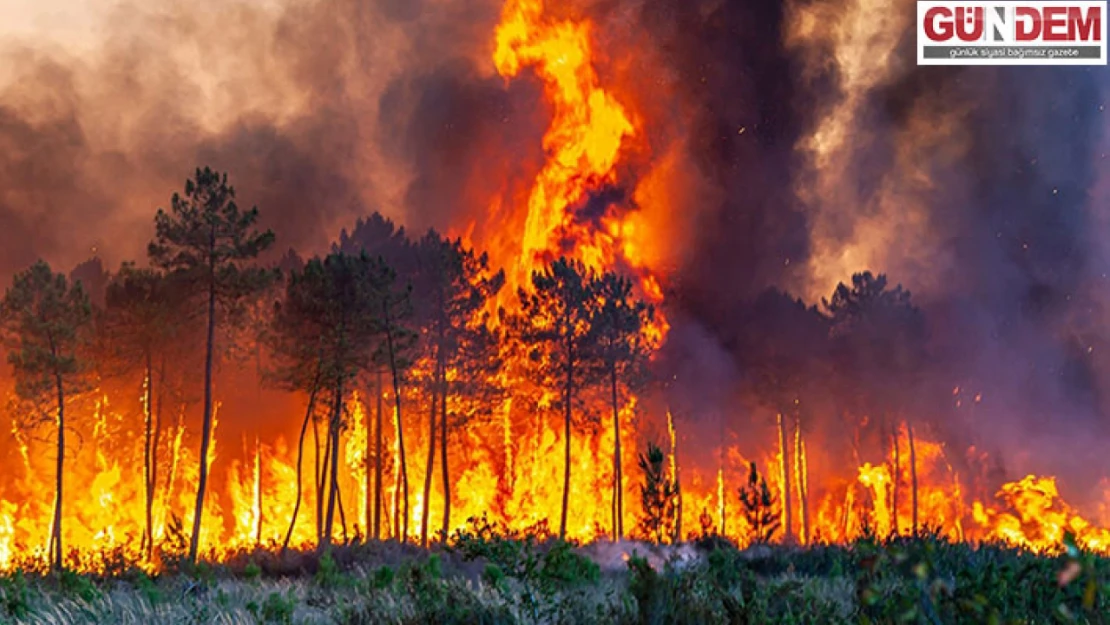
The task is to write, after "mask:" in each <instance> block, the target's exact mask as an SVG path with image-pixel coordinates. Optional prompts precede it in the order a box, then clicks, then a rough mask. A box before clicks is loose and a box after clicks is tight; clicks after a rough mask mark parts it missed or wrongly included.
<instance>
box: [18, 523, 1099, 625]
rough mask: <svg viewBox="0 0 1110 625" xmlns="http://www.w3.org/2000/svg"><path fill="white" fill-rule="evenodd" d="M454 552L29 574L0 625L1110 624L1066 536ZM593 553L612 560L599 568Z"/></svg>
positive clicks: (1089, 560) (517, 535) (522, 544)
mask: <svg viewBox="0 0 1110 625" xmlns="http://www.w3.org/2000/svg"><path fill="white" fill-rule="evenodd" d="M447 545H448V546H447V547H442V546H440V547H435V548H433V549H432V550H430V551H427V550H420V549H417V548H414V547H411V546H402V545H396V544H389V543H371V544H365V545H346V546H337V547H334V548H332V549H330V550H326V551H323V552H314V551H312V552H291V553H287V554H275V553H273V552H268V551H265V550H259V551H257V552H254V553H250V554H241V555H240V556H237V557H234V558H231V559H228V560H225V561H224V562H222V563H219V564H203V565H198V566H195V567H186V566H181V567H178V568H177V569H176V570H172V569H170V568H169V567H165V569H164V570H163V572H161V573H159V574H147V573H145V572H143V571H142V569H141V568H139V567H136V566H133V565H131V564H128V563H127V562H122V561H121V562H119V563H118V566H117V567H114V568H113V571H112V572H110V573H109V572H106V571H104V570H98V571H97V572H95V573H86V574H78V573H73V572H61V573H51V572H49V571H45V570H41V569H39V568H34V567H25V568H24V569H17V570H14V571H11V572H8V573H5V574H2V575H0V623H5V624H6V623H59V622H64V623H133V622H140V621H147V622H157V623H211V622H226V623H269V624H277V625H292V624H294V623H343V624H350V625H355V624H362V623H379V622H392V623H405V624H408V623H446V624H450V623H460V624H461V623H488V624H500V623H506V624H509V623H513V624H515V623H568V624H571V623H617V624H628V625H648V624H657V623H658V624H662V623H676V624H685V623H690V624H693V623H728V624H733V623H737V624H753V625H754V624H759V623H785V624H792V623H794V624H802V623H852V624H891V625H893V624H903V623H906V624H925V625H938V624H947V623H986V624H998V625H1003V624H1009V623H1084V624H1086V623H1090V624H1103V623H1108V622H1110V617H1108V615H1110V562H1108V561H1107V560H1106V559H1103V558H1099V557H1096V556H1093V555H1091V554H1088V553H1084V552H1082V551H1081V550H1080V549H1079V548H1077V547H1076V545H1075V544H1074V542H1072V541H1070V539H1069V540H1068V541H1066V542H1065V544H1064V545H1062V546H1061V553H1060V554H1059V555H1052V556H1044V555H1037V554H1032V553H1027V552H1022V551H1019V550H1015V549H1012V548H1007V547H1004V546H1001V545H979V546H974V547H973V546H970V545H967V544H954V543H951V542H948V541H946V540H944V539H941V538H939V537H937V536H936V535H933V534H925V535H922V536H919V537H918V538H913V539H910V538H896V539H892V540H885V541H880V540H878V539H876V538H875V537H874V536H868V537H866V538H864V539H861V540H860V541H858V542H856V543H855V544H852V545H849V546H831V545H826V546H823V545H818V546H812V547H808V548H786V547H767V546H761V547H759V548H758V549H751V550H740V549H737V548H736V547H735V546H733V545H731V544H730V543H729V542H728V541H727V540H721V539H719V540H701V541H694V542H691V543H688V544H686V545H682V546H672V547H666V548H660V547H657V546H653V545H648V544H645V543H621V544H617V545H613V544H609V545H605V544H600V543H599V544H594V545H589V546H586V547H582V546H579V545H576V544H573V543H569V542H565V541H561V540H559V539H558V538H556V537H554V536H552V535H551V533H550V532H549V531H548V530H547V528H546V526H542V525H541V526H537V527H534V528H531V529H530V530H528V531H524V532H509V531H506V530H505V529H504V528H501V527H499V526H496V525H494V524H491V523H488V522H487V521H486V520H484V519H472V520H471V522H470V523H469V524H468V526H467V527H466V528H465V529H463V530H461V531H459V532H457V533H456V534H455V535H454V536H452V537H451V540H449V541H447ZM603 549H610V550H615V552H619V556H620V557H618V558H616V559H615V560H614V559H610V560H606V559H604V558H601V557H598V553H599V552H600V551H599V550H603ZM691 553H693V554H694V556H693V557H691V556H690V554H691ZM680 555H681V557H680ZM613 562H616V564H613ZM599 563H600V564H599Z"/></svg>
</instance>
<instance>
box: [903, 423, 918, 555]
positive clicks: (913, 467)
mask: <svg viewBox="0 0 1110 625" xmlns="http://www.w3.org/2000/svg"><path fill="white" fill-rule="evenodd" d="M906 433H907V435H908V436H909V439H910V498H911V500H912V501H911V504H912V505H913V535H914V537H916V536H917V445H916V444H915V442H914V436H913V424H912V423H907V424H906Z"/></svg>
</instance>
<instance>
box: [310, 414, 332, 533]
mask: <svg viewBox="0 0 1110 625" xmlns="http://www.w3.org/2000/svg"><path fill="white" fill-rule="evenodd" d="M312 445H313V446H314V447H315V449H316V453H315V454H314V455H313V460H314V461H315V463H316V474H315V476H314V480H313V482H312V487H313V488H315V489H316V519H315V521H316V542H317V544H319V542H320V536H322V535H323V533H324V480H325V479H327V468H328V450H329V449H331V447H330V444H328V443H325V444H324V454H323V456H322V457H321V455H320V423H319V421H318V420H317V418H316V415H313V416H312Z"/></svg>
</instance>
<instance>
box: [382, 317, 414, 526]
mask: <svg viewBox="0 0 1110 625" xmlns="http://www.w3.org/2000/svg"><path fill="white" fill-rule="evenodd" d="M384 308H385V323H386V331H385V340H386V347H387V349H388V350H389V371H390V374H391V375H392V376H393V401H394V404H395V405H396V410H397V454H398V456H399V457H400V458H399V461H400V464H401V523H402V525H401V532H400V534H401V542H408V531H409V471H408V467H407V466H406V465H407V463H406V460H405V428H404V420H403V419H402V418H401V378H400V375H401V373H400V371H398V369H397V354H396V352H395V351H394V345H393V322H392V321H391V320H390V316H389V305H388V303H386V305H385V307H384Z"/></svg>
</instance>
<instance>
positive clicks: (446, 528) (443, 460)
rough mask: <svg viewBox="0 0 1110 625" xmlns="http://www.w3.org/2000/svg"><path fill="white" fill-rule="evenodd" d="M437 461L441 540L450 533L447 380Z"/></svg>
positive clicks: (441, 407)
mask: <svg viewBox="0 0 1110 625" xmlns="http://www.w3.org/2000/svg"><path fill="white" fill-rule="evenodd" d="M439 412H440V415H439V460H440V463H439V464H440V469H441V471H440V473H442V474H443V540H444V542H446V541H447V537H448V536H449V533H448V532H450V531H451V474H450V473H448V471H447V380H446V379H444V382H443V394H442V395H441V396H440V402H439Z"/></svg>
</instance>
